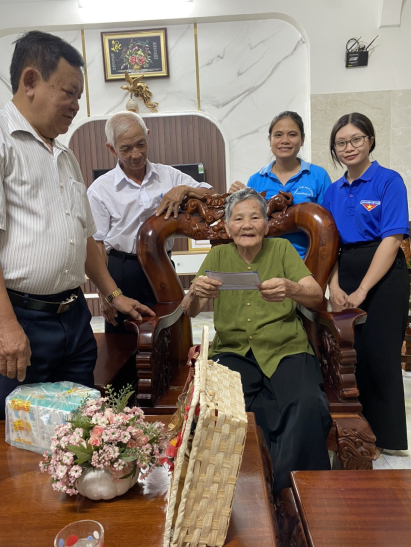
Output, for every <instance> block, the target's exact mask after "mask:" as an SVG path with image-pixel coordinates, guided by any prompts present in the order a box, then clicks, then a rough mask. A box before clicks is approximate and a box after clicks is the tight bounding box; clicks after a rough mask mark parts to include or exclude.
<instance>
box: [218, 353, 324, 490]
mask: <svg viewBox="0 0 411 547" xmlns="http://www.w3.org/2000/svg"><path fill="white" fill-rule="evenodd" d="M217 360H219V362H220V363H221V364H223V365H225V366H227V367H228V368H229V369H231V370H235V371H237V372H239V373H240V374H241V381H242V384H243V390H244V397H245V404H246V410H247V411H249V412H254V413H255V417H256V421H257V424H258V425H259V426H260V427H261V428H262V430H263V432H264V436H265V439H266V442H267V445H268V448H269V451H270V456H271V461H272V464H273V479H274V481H273V482H274V484H273V494H274V495H277V494H278V493H279V492H280V491H281V490H282V489H283V488H286V487H289V486H290V485H291V483H290V471H301V470H306V469H317V470H318V469H319V470H323V469H330V459H329V457H328V451H327V445H326V441H327V436H328V433H329V431H330V429H331V425H332V420H331V416H330V413H329V410H328V401H327V397H326V395H325V394H324V393H323V391H322V390H321V384H322V382H323V379H322V375H321V370H320V367H319V364H318V361H317V359H316V358H315V357H314V356H312V355H309V354H308V353H298V354H296V355H289V356H288V357H284V358H283V359H282V360H281V362H280V364H279V366H278V368H277V370H276V371H275V372H274V374H273V375H272V376H271V378H267V376H265V375H264V374H263V372H262V370H261V369H260V367H259V365H258V363H257V362H256V360H255V357H254V355H253V353H252V351H251V350H250V351H249V352H248V353H247V355H246V356H245V357H242V356H240V355H237V354H235V353H219V354H217V355H213V361H217Z"/></svg>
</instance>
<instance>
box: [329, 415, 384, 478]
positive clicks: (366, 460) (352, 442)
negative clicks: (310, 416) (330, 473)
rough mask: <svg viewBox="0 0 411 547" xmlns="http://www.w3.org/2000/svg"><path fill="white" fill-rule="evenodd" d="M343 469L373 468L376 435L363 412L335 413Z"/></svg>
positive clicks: (334, 418) (339, 453) (339, 455)
mask: <svg viewBox="0 0 411 547" xmlns="http://www.w3.org/2000/svg"><path fill="white" fill-rule="evenodd" d="M333 420H334V425H335V426H336V428H337V445H338V458H339V460H340V462H341V468H342V469H372V462H373V456H374V454H375V451H376V447H375V440H376V438H375V435H374V433H373V432H372V430H371V427H370V425H369V423H368V422H367V420H366V419H365V418H364V416H362V415H361V414H340V415H338V414H333Z"/></svg>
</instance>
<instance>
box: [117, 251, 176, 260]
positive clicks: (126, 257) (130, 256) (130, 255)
mask: <svg viewBox="0 0 411 547" xmlns="http://www.w3.org/2000/svg"><path fill="white" fill-rule="evenodd" d="M108 254H109V255H111V256H115V257H116V258H121V260H122V261H123V262H124V261H125V260H138V258H137V255H136V254H135V253H123V252H122V251H117V250H116V249H111V250H110V251H109V253H108ZM167 255H168V256H169V257H171V251H167Z"/></svg>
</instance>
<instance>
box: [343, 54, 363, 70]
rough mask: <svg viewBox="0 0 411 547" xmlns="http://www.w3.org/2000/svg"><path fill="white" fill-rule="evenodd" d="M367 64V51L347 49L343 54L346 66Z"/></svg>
mask: <svg viewBox="0 0 411 547" xmlns="http://www.w3.org/2000/svg"><path fill="white" fill-rule="evenodd" d="M367 65H368V51H347V52H346V54H345V66H346V68H354V67H357V66H367Z"/></svg>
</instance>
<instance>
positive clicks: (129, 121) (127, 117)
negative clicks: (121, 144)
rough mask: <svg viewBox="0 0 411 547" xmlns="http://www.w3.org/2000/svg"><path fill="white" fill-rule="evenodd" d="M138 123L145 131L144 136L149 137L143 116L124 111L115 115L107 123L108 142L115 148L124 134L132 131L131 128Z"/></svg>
mask: <svg viewBox="0 0 411 547" xmlns="http://www.w3.org/2000/svg"><path fill="white" fill-rule="evenodd" d="M135 123H137V124H138V125H139V126H140V127H141V129H142V130H143V131H144V135H145V136H146V137H147V136H148V131H147V126H146V124H145V123H144V120H143V118H142V117H141V116H139V115H138V114H136V113H135V112H130V111H129V110H124V111H123V112H117V114H113V115H112V116H111V117H110V118H109V119H108V120H107V122H106V127H105V131H106V137H107V142H108V144H110V145H111V146H113V147H114V146H115V144H116V141H117V139H118V137H119V135H121V134H122V133H124V132H125V131H127V130H128V129H130V126H132V125H133V124H135Z"/></svg>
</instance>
